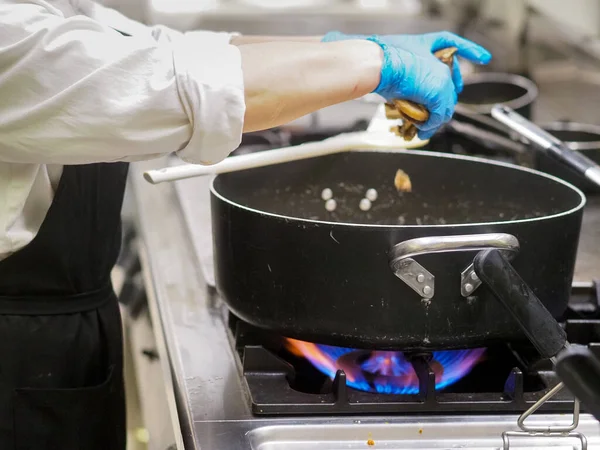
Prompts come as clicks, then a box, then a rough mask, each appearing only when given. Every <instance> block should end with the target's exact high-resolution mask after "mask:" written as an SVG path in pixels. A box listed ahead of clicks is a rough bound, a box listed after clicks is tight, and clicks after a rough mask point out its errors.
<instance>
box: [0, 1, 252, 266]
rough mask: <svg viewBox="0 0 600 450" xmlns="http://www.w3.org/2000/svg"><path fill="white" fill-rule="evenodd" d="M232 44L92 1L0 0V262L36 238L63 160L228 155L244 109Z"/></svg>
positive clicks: (204, 160) (207, 159)
mask: <svg viewBox="0 0 600 450" xmlns="http://www.w3.org/2000/svg"><path fill="white" fill-rule="evenodd" d="M111 27H112V28H111ZM113 28H116V29H118V30H120V31H122V32H125V33H127V34H130V35H132V37H125V36H123V35H122V34H120V33H118V32H117V31H115V30H114V29H113ZM231 37H232V34H230V33H213V32H189V33H180V32H177V31H175V30H171V29H168V28H165V27H161V26H156V27H146V26H145V25H142V24H140V23H138V22H134V21H131V20H129V19H127V18H125V17H124V16H123V15H121V14H119V13H117V12H116V11H114V10H111V9H108V8H104V7H102V6H100V5H98V4H96V3H94V2H93V1H91V0H29V1H26V0H0V260H1V259H3V258H6V257H7V256H9V255H10V254H11V253H13V252H15V251H17V250H19V249H21V248H22V247H24V246H25V245H26V244H28V243H29V242H30V241H31V240H32V239H33V238H34V237H35V235H36V233H37V232H38V230H39V228H40V226H41V224H42V222H43V220H44V218H45V216H46V213H47V211H48V209H49V208H50V204H51V203H52V199H53V196H54V190H55V189H56V187H57V185H58V182H59V180H60V176H61V174H62V166H63V165H65V164H85V163H93V162H107V161H136V160H143V159H150V158H154V157H158V156H163V155H165V154H168V153H171V152H176V153H177V154H178V155H179V156H180V157H181V158H182V159H183V160H185V161H188V162H191V163H199V164H212V163H216V162H218V161H220V160H222V159H223V158H225V157H226V156H227V155H228V154H229V153H230V152H231V151H233V150H234V149H235V148H236V147H237V146H238V145H239V143H240V141H241V135H242V128H243V118H244V113H245V104H244V87H243V76H242V69H241V58H240V53H239V50H238V49H237V47H235V46H233V45H231V44H230V39H231Z"/></svg>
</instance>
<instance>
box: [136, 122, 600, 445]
mask: <svg viewBox="0 0 600 450" xmlns="http://www.w3.org/2000/svg"><path fill="white" fill-rule="evenodd" d="M366 125H367V123H366V122H365V123H356V124H354V128H353V129H354V130H356V129H361V128H362V129H364V127H366ZM343 131H347V130H341V129H340V130H335V132H343ZM331 134H332V131H331V130H313V133H308V132H306V130H303V131H302V132H298V130H295V131H294V130H289V129H285V130H275V131H272V132H269V133H266V134H264V133H263V134H261V133H259V134H255V135H253V136H247V137H246V140H245V142H244V145H242V146H241V147H240V148H239V149H238V150H237V152H236V153H238V154H239V153H245V152H251V151H260V150H266V149H269V148H274V147H279V146H281V145H283V146H285V145H290V144H292V145H293V144H297V143H302V142H307V141H310V140H318V139H323V138H325V137H328V136H330V135H331ZM442 144H443V142H442V143H441V145H442ZM434 150H443V149H442V148H435V149H434ZM169 163H170V164H179V163H180V162H178V161H177V160H174V159H173V160H170V162H169ZM156 164H157V166H164V162H158V163H156ZM152 167H153V166H149V165H145V166H141V167H140V169H139V171H137V172H134V173H133V174H132V180H133V182H134V185H136V187H135V190H136V196H137V204H138V210H139V211H138V215H139V216H140V217H139V219H138V220H139V222H140V224H141V227H140V228H141V234H142V238H143V241H144V246H145V247H146V256H145V258H146V259H147V262H146V263H145V264H146V266H147V267H148V269H147V271H148V276H147V278H148V279H149V280H151V281H150V282H147V283H146V286H147V289H148V287H150V288H151V289H152V294H151V295H149V296H148V297H149V301H150V302H155V304H156V306H155V307H154V308H150V309H151V310H152V309H154V310H156V314H158V315H157V316H156V318H153V322H155V323H158V322H161V323H163V327H162V328H163V329H162V331H161V333H162V334H164V341H165V343H166V345H165V347H166V352H167V354H168V358H167V359H168V360H169V363H170V368H169V370H168V371H169V372H170V373H172V374H173V375H172V376H173V384H174V390H175V399H176V401H177V411H178V415H179V423H180V425H181V432H182V435H183V441H184V443H185V447H183V446H182V447H181V448H185V449H196V448H201V449H202V450H224V449H227V450H229V449H232V450H233V449H248V450H284V449H285V450H312V449H319V450H342V449H377V448H381V449H387V450H399V449H403V450H410V449H413V450H415V449H421V450H423V449H451V448H463V449H470V450H484V449H485V450H498V449H513V448H528V449H534V448H535V449H547V448H550V447H552V448H565V449H583V448H585V443H586V440H587V448H588V449H600V426H599V425H598V422H597V421H596V420H595V419H593V417H592V416H591V415H589V414H587V413H586V412H585V409H583V410H582V411H579V404H578V402H576V401H574V398H573V396H572V395H571V394H570V393H569V392H568V391H567V390H566V389H562V390H561V389H560V388H561V384H560V383H559V380H558V379H557V377H556V375H555V373H554V372H553V370H552V365H551V362H550V361H548V360H541V359H540V358H539V357H538V355H537V352H536V351H535V350H534V349H533V348H531V347H530V346H528V345H525V344H520V345H497V346H495V347H490V348H485V349H470V350H459V351H453V352H433V353H431V354H428V353H420V354H417V353H410V354H409V353H403V352H377V351H371V350H364V349H347V348H338V347H328V346H323V345H320V343H306V342H300V341H294V340H292V339H288V338H286V337H285V336H281V335H278V334H276V333H273V332H269V331H265V330H262V329H259V328H256V327H254V326H252V325H251V324H249V323H247V322H245V321H243V320H241V319H240V318H238V317H236V316H235V314H233V313H232V312H231V311H230V310H229V309H228V308H227V306H226V304H225V302H224V301H223V299H222V298H221V297H220V296H219V295H218V293H217V291H216V289H215V280H214V270H213V266H212V236H211V212H210V195H209V190H208V186H209V183H210V179H209V178H204V177H203V178H194V179H188V180H184V181H181V182H177V183H173V184H165V185H161V186H149V185H147V184H146V183H145V182H144V181H142V179H141V175H140V174H141V172H142V171H143V170H147V169H148V168H152ZM136 174H137V175H136ZM589 205H590V206H589V207H588V213H587V214H588V219H589V220H588V221H589V223H585V222H586V219H585V218H584V229H583V230H582V244H581V245H580V247H581V248H582V250H583V253H582V255H583V258H582V259H581V262H579V263H578V265H579V269H578V270H579V272H578V274H579V275H578V274H576V277H575V278H576V284H575V285H574V287H573V292H572V297H571V300H570V303H569V308H568V310H567V312H566V313H565V315H564V317H562V318H561V324H562V326H563V327H564V328H565V330H566V332H567V334H568V340H569V341H570V342H571V343H576V344H583V345H588V346H589V347H590V348H591V349H592V351H593V352H594V353H595V354H596V355H597V356H599V357H600V301H599V292H600V290H599V289H598V287H597V286H596V284H595V283H593V282H592V281H591V279H592V278H593V277H590V276H589V275H590V273H593V274H597V275H598V276H600V272H599V271H598V270H599V269H598V267H600V258H598V256H597V252H593V251H592V250H591V249H593V248H594V247H595V248H597V242H598V236H597V233H598V229H597V226H595V227H594V226H591V227H590V223H591V224H592V225H593V223H596V224H597V220H598V218H599V217H600V202H599V201H595V200H594V199H592V201H590V204H589ZM594 243H596V245H595V246H594V245H593V244H594ZM142 265H144V264H142ZM284 300H285V299H282V301H284ZM374 326H376V325H374ZM540 405H541V406H540ZM537 406H540V407H539V410H538V411H537V413H536V414H532V416H531V417H528V416H529V414H525V415H523V414H524V413H525V412H526V411H528V410H530V411H529V412H531V410H532V408H534V407H537ZM525 418H526V420H524V419H525ZM579 433H580V434H579ZM560 446H562V447H560Z"/></svg>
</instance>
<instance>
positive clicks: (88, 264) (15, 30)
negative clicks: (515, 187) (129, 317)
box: [0, 0, 490, 450]
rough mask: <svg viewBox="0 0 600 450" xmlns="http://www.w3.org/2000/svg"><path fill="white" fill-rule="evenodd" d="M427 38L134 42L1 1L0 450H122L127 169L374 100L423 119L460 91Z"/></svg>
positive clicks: (88, 12) (228, 147) (83, 17)
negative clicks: (117, 273)
mask: <svg viewBox="0 0 600 450" xmlns="http://www.w3.org/2000/svg"><path fill="white" fill-rule="evenodd" d="M448 46H456V47H458V49H459V51H458V54H459V55H460V56H461V57H463V58H466V59H469V60H471V61H473V62H475V63H479V64H485V63H487V62H488V61H489V59H490V54H489V53H488V52H487V51H486V50H485V49H483V48H481V47H480V46H478V45H476V44H474V43H472V42H469V41H467V40H465V39H462V38H460V37H458V36H455V35H453V34H450V33H446V32H441V33H434V34H427V35H412V36H408V35H394V36H347V35H344V34H341V33H337V32H332V33H329V34H327V35H326V36H324V37H323V36H320V37H298V38H281V37H250V36H242V35H239V34H235V33H216V32H202V31H197V32H189V33H180V32H177V31H174V30H171V29H168V28H165V27H162V26H155V27H146V26H144V25H142V24H140V23H137V22H134V21H131V20H128V19H127V18H125V17H123V16H122V15H120V14H119V13H117V12H115V11H113V10H110V9H106V8H103V7H101V6H99V5H98V4H96V3H94V2H92V1H90V0H54V1H53V0H46V1H44V0H31V1H26V0H0V449H3V450H4V449H6V450H8V449H18V450H45V449H60V450H75V449H85V450H123V449H124V448H125V409H124V405H125V400H124V389H123V373H122V370H123V362H122V338H121V328H120V326H121V325H120V316H119V309H118V306H117V301H116V298H115V294H114V293H113V289H112V286H111V282H110V272H111V269H112V268H113V265H114V264H115V260H116V258H117V255H118V253H119V244H120V238H121V236H120V212H121V204H122V199H123V191H124V188H125V182H126V174H127V169H128V163H129V162H131V161H137V160H143V159H150V158H155V157H159V156H163V155H165V154H167V153H176V154H177V155H179V157H181V158H182V159H183V160H185V161H187V162H190V163H195V164H214V163H217V162H219V161H221V160H222V159H224V158H225V157H226V156H227V155H228V154H229V153H230V152H231V151H233V150H234V149H235V148H236V147H237V146H238V145H239V143H240V140H241V136H242V133H244V132H250V131H256V130H262V129H267V128H270V127H275V126H278V125H282V124H284V123H286V122H289V121H291V120H293V119H296V118H298V117H301V116H303V115H305V114H308V113H310V112H313V111H316V110H318V109H320V108H323V107H326V106H330V105H333V104H336V103H340V102H344V101H348V100H352V99H356V98H358V97H361V96H363V95H365V94H368V93H372V92H374V93H377V94H380V95H381V96H383V97H384V98H386V99H391V98H404V99H409V100H413V101H416V102H418V103H421V104H423V105H425V106H426V107H427V108H428V109H429V110H430V113H431V115H430V119H429V120H428V121H427V122H426V123H425V124H423V125H421V126H419V136H420V137H421V138H428V137H430V136H431V135H432V134H433V133H434V132H435V131H436V129H437V128H439V127H440V125H442V124H443V123H444V122H446V121H448V120H449V119H450V117H451V116H452V114H453V111H454V106H455V104H456V96H457V93H458V92H460V90H461V89H462V80H461V76H460V72H459V68H458V64H455V68H454V70H453V71H452V72H451V71H450V70H449V69H448V67H447V66H445V65H444V64H442V63H441V62H439V61H438V60H437V59H436V58H435V57H434V56H433V54H432V52H433V51H436V50H439V49H441V48H444V47H448Z"/></svg>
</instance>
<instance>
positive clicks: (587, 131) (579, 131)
mask: <svg viewBox="0 0 600 450" xmlns="http://www.w3.org/2000/svg"><path fill="white" fill-rule="evenodd" d="M542 128H543V129H544V130H546V131H547V132H549V133H550V134H551V135H553V136H555V137H557V138H558V139H560V140H561V141H563V142H565V144H566V145H567V147H569V148H570V149H571V150H573V151H577V152H581V153H582V154H584V155H586V156H587V157H588V158H590V159H591V160H593V161H595V162H596V163H597V164H600V126H599V125H591V124H584V123H576V122H568V121H562V122H553V123H549V124H545V125H543V126H542ZM536 168H537V169H538V170H541V171H542V172H546V173H550V174H552V175H555V176H557V177H559V178H562V179H563V180H566V181H568V182H569V183H571V184H573V185H575V186H577V187H578V188H579V189H581V190H582V191H583V192H584V193H586V194H598V193H600V187H599V186H597V185H596V184H595V183H592V182H590V181H589V180H586V179H585V177H584V176H582V175H581V174H579V173H577V172H574V171H573V170H570V169H569V168H568V167H567V166H565V165H564V164H561V163H560V162H559V161H556V160H555V159H553V158H550V157H548V156H546V155H545V154H544V153H541V152H537V153H536Z"/></svg>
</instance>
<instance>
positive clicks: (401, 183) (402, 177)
mask: <svg viewBox="0 0 600 450" xmlns="http://www.w3.org/2000/svg"><path fill="white" fill-rule="evenodd" d="M394 186H396V189H397V190H398V191H400V192H411V191H412V182H411V181H410V177H409V176H408V174H407V173H406V172H405V171H404V170H402V169H398V170H397V171H396V176H395V177H394Z"/></svg>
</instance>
